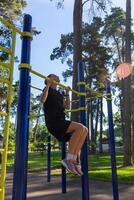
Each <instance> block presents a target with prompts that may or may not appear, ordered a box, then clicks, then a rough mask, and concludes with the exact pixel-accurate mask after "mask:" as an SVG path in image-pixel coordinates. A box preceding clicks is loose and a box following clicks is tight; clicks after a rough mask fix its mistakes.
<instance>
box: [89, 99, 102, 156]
mask: <svg viewBox="0 0 134 200" xmlns="http://www.w3.org/2000/svg"><path fill="white" fill-rule="evenodd" d="M99 105H100V99H98V100H97V108H96V119H95V128H94V147H93V148H94V149H93V152H94V154H96V146H97V142H96V140H97V129H98V119H99ZM91 151H92V150H91Z"/></svg>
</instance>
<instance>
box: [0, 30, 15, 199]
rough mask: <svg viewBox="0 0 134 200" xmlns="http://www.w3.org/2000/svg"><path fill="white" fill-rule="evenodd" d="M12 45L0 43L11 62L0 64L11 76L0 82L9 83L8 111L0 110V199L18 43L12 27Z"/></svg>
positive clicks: (4, 174)
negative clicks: (0, 130)
mask: <svg viewBox="0 0 134 200" xmlns="http://www.w3.org/2000/svg"><path fill="white" fill-rule="evenodd" d="M11 31H12V47H11V49H10V50H9V49H7V48H4V47H3V46H1V45H0V50H1V51H3V52H6V53H8V54H9V56H10V59H9V63H2V62H0V66H2V67H3V68H6V69H8V71H9V78H8V79H5V78H4V77H2V76H0V82H1V83H5V84H6V85H7V102H6V112H0V117H4V119H5V120H4V122H5V123H4V130H3V148H2V149H0V154H1V157H2V161H1V171H0V172H1V173H0V200H4V194H5V181H6V164H7V153H8V138H9V125H10V108H11V96H12V82H13V68H14V56H15V44H16V30H15V29H12V30H11Z"/></svg>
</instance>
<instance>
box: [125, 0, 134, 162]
mask: <svg viewBox="0 0 134 200" xmlns="http://www.w3.org/2000/svg"><path fill="white" fill-rule="evenodd" d="M125 38H126V45H125V47H126V51H125V61H126V62H127V63H131V0H126V32H125ZM123 82H124V84H123V85H124V92H123V102H124V122H125V126H124V128H125V129H124V138H125V140H124V166H129V165H132V164H133V163H132V149H131V148H132V145H131V76H129V77H127V78H125V79H124V80H123Z"/></svg>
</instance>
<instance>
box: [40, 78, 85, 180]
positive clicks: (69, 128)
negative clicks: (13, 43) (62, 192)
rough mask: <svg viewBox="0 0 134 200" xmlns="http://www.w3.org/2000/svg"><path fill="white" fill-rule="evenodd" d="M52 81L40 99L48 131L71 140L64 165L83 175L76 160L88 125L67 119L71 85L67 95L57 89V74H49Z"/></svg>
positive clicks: (48, 83) (67, 140) (71, 170)
mask: <svg viewBox="0 0 134 200" xmlns="http://www.w3.org/2000/svg"><path fill="white" fill-rule="evenodd" d="M48 78H50V80H52V82H51V83H50V82H48V81H45V84H46V87H45V88H44V90H43V92H42V94H41V97H40V101H41V102H42V103H43V109H44V114H45V121H46V126H47V128H48V131H49V132H50V133H51V134H52V135H53V136H54V137H56V138H57V139H58V140H59V141H66V142H69V147H68V153H67V156H66V158H65V159H64V160H62V165H63V166H64V167H66V169H67V170H68V171H70V172H72V173H75V174H78V175H80V176H81V175H83V172H82V171H81V167H79V166H78V164H77V162H76V160H77V156H78V154H79V152H80V150H81V148H82V145H83V143H84V141H85V138H86V136H87V133H88V129H87V127H85V126H84V125H82V124H80V123H77V122H74V121H69V120H66V119H65V108H66V109H69V108H70V98H69V87H68V88H67V89H66V95H65V98H64V95H63V94H61V93H60V92H59V91H57V90H56V89H57V86H56V84H55V83H53V81H56V82H58V83H59V82H60V79H59V77H58V76H56V75H55V74H50V75H49V76H48Z"/></svg>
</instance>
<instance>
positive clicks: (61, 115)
mask: <svg viewBox="0 0 134 200" xmlns="http://www.w3.org/2000/svg"><path fill="white" fill-rule="evenodd" d="M43 109H44V114H45V121H46V124H48V123H49V122H52V121H57V120H59V119H65V112H64V111H65V105H64V93H63V92H60V91H57V90H56V89H53V88H49V91H48V97H47V99H46V101H45V103H44V104H43Z"/></svg>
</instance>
